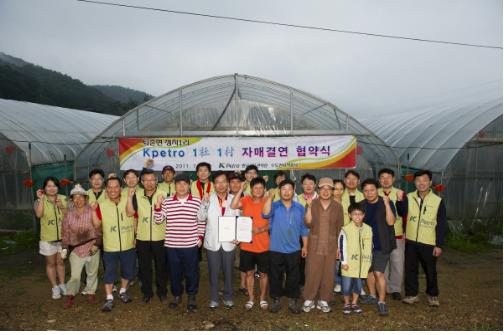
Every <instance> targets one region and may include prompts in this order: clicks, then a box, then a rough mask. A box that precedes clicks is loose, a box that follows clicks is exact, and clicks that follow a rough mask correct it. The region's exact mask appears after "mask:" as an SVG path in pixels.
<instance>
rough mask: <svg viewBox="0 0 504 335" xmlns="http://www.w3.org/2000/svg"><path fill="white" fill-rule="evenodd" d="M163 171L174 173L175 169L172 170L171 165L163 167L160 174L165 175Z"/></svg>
mask: <svg viewBox="0 0 504 335" xmlns="http://www.w3.org/2000/svg"><path fill="white" fill-rule="evenodd" d="M165 171H171V172H173V173H175V169H174V168H173V166H171V165H165V166H164V167H163V170H162V172H161V173H165Z"/></svg>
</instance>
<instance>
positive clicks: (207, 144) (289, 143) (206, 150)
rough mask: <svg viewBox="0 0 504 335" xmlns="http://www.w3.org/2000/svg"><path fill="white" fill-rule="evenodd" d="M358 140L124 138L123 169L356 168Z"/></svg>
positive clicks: (305, 138) (352, 137)
mask: <svg viewBox="0 0 504 335" xmlns="http://www.w3.org/2000/svg"><path fill="white" fill-rule="evenodd" d="M356 149H357V141H356V139H355V137H354V136H351V135H343V136H303V137H204V138H201V137H172V138H120V139H119V159H120V165H121V170H127V169H137V170H140V169H141V168H142V167H143V165H144V162H145V161H146V159H152V160H153V161H154V166H153V168H154V170H161V169H162V168H163V166H165V165H171V166H173V167H174V168H175V170H176V171H194V170H195V169H196V165H197V164H198V163H200V162H208V163H210V164H211V165H212V170H243V169H244V168H245V167H246V166H247V165H250V164H254V165H257V167H258V168H259V169H260V170H311V169H335V168H353V167H355V166H356V152H357V150H356Z"/></svg>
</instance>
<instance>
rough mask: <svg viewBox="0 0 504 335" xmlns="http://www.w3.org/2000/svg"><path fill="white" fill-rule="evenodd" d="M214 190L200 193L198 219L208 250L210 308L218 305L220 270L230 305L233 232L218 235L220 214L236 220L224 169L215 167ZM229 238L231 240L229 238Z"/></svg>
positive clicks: (225, 294)
mask: <svg viewBox="0 0 504 335" xmlns="http://www.w3.org/2000/svg"><path fill="white" fill-rule="evenodd" d="M213 180H214V186H215V193H212V194H210V196H204V197H203V202H202V206H203V210H202V212H201V216H200V219H201V220H203V221H204V220H206V222H207V223H206V228H205V241H204V243H203V247H204V248H205V249H206V251H207V261H208V279H209V281H210V303H209V305H208V307H209V308H211V309H214V308H217V307H219V274H220V272H221V271H222V273H223V275H224V301H223V304H224V306H225V307H226V308H231V307H233V305H234V303H233V265H234V257H235V250H234V249H235V247H236V243H237V242H236V241H235V236H233V237H232V238H229V239H226V238H224V240H221V239H219V237H220V236H219V230H220V229H221V228H222V227H221V226H220V225H221V222H220V220H219V218H221V217H229V218H230V219H231V218H232V219H233V222H236V216H238V215H239V211H238V210H234V209H232V208H231V201H232V200H233V195H232V194H229V192H228V186H229V185H228V179H227V174H226V172H224V171H217V172H215V174H214V177H213ZM231 239H232V240H231Z"/></svg>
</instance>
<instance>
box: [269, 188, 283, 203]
mask: <svg viewBox="0 0 504 335" xmlns="http://www.w3.org/2000/svg"><path fill="white" fill-rule="evenodd" d="M269 192H270V193H271V192H274V193H275V196H274V197H273V201H277V200H280V189H279V188H278V187H275V188H272V189H271V190H269Z"/></svg>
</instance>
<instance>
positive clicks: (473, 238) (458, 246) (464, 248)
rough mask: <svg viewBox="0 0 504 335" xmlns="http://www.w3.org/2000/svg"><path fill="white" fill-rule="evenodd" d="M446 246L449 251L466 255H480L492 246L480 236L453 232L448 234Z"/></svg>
mask: <svg viewBox="0 0 504 335" xmlns="http://www.w3.org/2000/svg"><path fill="white" fill-rule="evenodd" d="M446 244H447V245H448V247H450V248H451V249H454V250H457V251H461V252H466V253H480V252H486V251H489V250H490V249H492V245H491V244H490V243H488V241H487V240H486V239H485V238H484V237H482V236H479V235H466V234H462V233H454V232H450V233H449V234H448V239H447V243H446Z"/></svg>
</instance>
